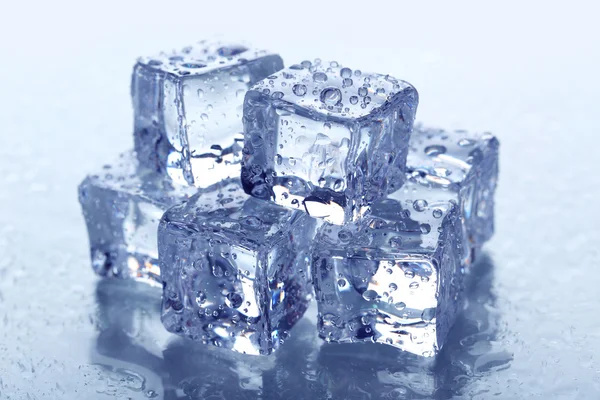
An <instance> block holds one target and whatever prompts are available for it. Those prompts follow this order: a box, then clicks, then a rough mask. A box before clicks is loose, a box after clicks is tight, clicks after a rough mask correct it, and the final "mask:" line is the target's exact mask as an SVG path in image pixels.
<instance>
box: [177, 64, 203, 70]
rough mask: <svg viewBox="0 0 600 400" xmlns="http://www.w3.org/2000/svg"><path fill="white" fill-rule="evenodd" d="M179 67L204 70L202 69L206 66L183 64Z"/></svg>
mask: <svg viewBox="0 0 600 400" xmlns="http://www.w3.org/2000/svg"><path fill="white" fill-rule="evenodd" d="M181 66H182V67H184V68H190V69H198V68H204V67H206V64H199V63H184V64H181Z"/></svg>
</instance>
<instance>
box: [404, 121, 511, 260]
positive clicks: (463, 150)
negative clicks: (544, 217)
mask: <svg viewBox="0 0 600 400" xmlns="http://www.w3.org/2000/svg"><path fill="white" fill-rule="evenodd" d="M498 147H499V143H498V140H497V139H496V138H495V137H494V136H492V135H490V134H487V133H486V134H473V133H468V132H465V131H454V132H446V131H442V130H436V129H428V128H423V127H421V126H417V127H415V129H414V131H413V133H412V136H411V139H410V149H409V152H408V158H407V170H408V176H409V180H411V181H412V182H416V183H419V184H421V185H422V186H424V187H435V188H439V189H441V190H440V191H438V192H437V193H439V195H438V197H439V196H443V197H444V199H452V200H454V201H455V202H456V203H457V204H458V205H459V207H460V211H461V213H460V218H461V220H462V223H463V225H464V227H465V235H466V237H467V240H466V242H465V243H467V244H468V245H469V246H468V249H469V250H470V251H471V253H473V255H474V254H475V253H477V252H478V251H479V250H480V249H481V246H482V245H483V243H484V242H486V241H487V240H489V239H490V238H491V236H492V234H493V233H494V193H495V190H496V182H497V179H498Z"/></svg>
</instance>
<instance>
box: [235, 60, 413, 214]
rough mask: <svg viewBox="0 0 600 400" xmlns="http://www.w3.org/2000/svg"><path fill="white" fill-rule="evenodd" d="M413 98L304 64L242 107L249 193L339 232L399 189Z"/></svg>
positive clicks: (269, 82)
mask: <svg viewBox="0 0 600 400" xmlns="http://www.w3.org/2000/svg"><path fill="white" fill-rule="evenodd" d="M417 102H418V96H417V92H416V90H415V89H414V88H413V87H412V86H411V85H409V84H408V83H406V82H403V81H400V80H397V79H395V78H392V77H390V76H389V75H380V74H370V73H363V72H361V71H358V70H356V71H351V70H350V69H349V68H342V67H341V66H340V65H339V64H338V63H336V62H332V63H327V64H324V63H321V62H315V63H314V64H311V63H309V62H304V63H302V65H295V66H292V67H290V68H287V69H285V70H283V71H281V72H279V73H277V74H274V75H272V76H270V77H268V78H267V79H264V80H262V81H260V82H258V83H257V84H256V85H254V86H253V87H252V88H251V89H250V90H249V91H248V93H247V94H246V99H245V101H244V146H245V147H244V162H243V167H242V181H243V184H244V189H245V190H246V192H247V193H249V194H252V195H253V196H255V197H258V198H263V199H268V200H270V201H273V202H275V203H277V204H280V205H283V206H286V207H289V208H292V209H301V210H304V211H307V212H308V213H309V214H310V215H312V216H315V217H321V218H325V219H326V220H327V221H329V222H332V223H336V224H342V223H343V222H344V221H348V220H352V219H355V218H358V217H359V216H360V215H361V214H362V213H363V212H364V209H365V207H367V206H368V205H369V204H370V203H371V202H372V201H373V200H376V199H377V198H380V197H383V196H384V195H385V194H386V193H388V192H389V191H392V190H393V189H395V188H398V187H400V186H401V185H402V182H404V179H405V175H404V170H405V161H406V153H407V150H408V140H409V135H410V131H411V129H412V125H413V120H414V116H415V112H416V108H417Z"/></svg>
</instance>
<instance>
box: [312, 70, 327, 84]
mask: <svg viewBox="0 0 600 400" xmlns="http://www.w3.org/2000/svg"><path fill="white" fill-rule="evenodd" d="M313 81H315V82H319V83H323V82H327V74H325V73H324V72H315V73H314V74H313Z"/></svg>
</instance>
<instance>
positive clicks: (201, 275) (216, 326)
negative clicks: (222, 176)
mask: <svg viewBox="0 0 600 400" xmlns="http://www.w3.org/2000/svg"><path fill="white" fill-rule="evenodd" d="M314 229H315V221H314V220H313V219H312V218H310V217H308V216H307V215H306V214H304V213H301V212H298V211H291V210H287V209H285V208H283V207H279V206H277V205H275V204H272V203H268V202H264V201H262V200H259V199H255V198H252V197H250V196H248V195H246V194H245V193H244V191H243V189H242V187H241V184H240V182H239V180H230V181H227V182H223V183H221V184H219V185H215V186H214V187H212V188H209V189H207V190H205V191H202V192H200V193H199V194H197V195H196V196H194V197H192V199H190V200H189V201H188V202H187V203H185V204H183V205H180V206H176V207H173V208H171V209H170V210H169V211H168V212H167V213H165V215H164V217H163V219H162V221H161V223H160V227H159V233H158V236H159V237H158V243H159V256H160V267H161V271H162V279H163V282H164V292H163V308H162V321H163V324H164V326H165V327H166V328H167V330H169V331H171V332H174V333H177V334H179V335H182V336H186V337H189V338H191V339H194V340H198V341H203V342H205V343H210V344H214V345H216V346H222V347H226V348H231V349H232V350H235V351H238V352H241V353H248V354H268V353H270V352H271V351H273V350H275V349H277V348H278V347H279V344H280V342H282V341H283V339H285V337H286V335H287V332H288V330H289V329H290V328H291V327H292V326H293V325H294V323H295V322H296V321H297V320H298V319H299V318H300V317H301V316H302V315H303V313H304V311H305V310H306V307H307V305H308V301H309V299H310V290H311V289H310V285H309V282H310V272H309V254H308V250H307V248H308V245H309V243H310V242H311V241H312V239H313V237H314Z"/></svg>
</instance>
